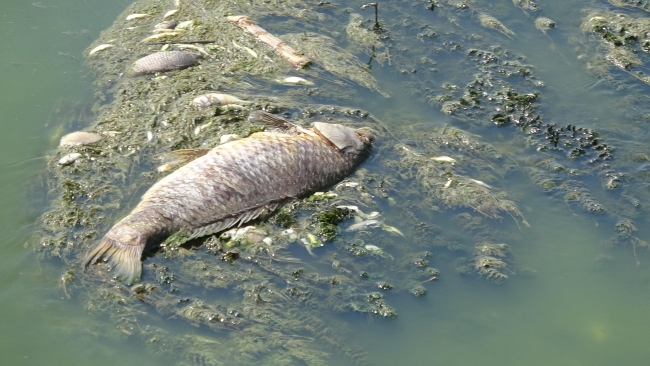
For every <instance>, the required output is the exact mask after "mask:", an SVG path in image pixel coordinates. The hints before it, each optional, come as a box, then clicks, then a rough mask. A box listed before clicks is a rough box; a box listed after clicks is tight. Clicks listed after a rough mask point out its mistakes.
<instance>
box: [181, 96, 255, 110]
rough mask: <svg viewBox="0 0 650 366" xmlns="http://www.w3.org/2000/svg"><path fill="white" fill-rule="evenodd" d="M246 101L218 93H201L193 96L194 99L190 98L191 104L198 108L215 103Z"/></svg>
mask: <svg viewBox="0 0 650 366" xmlns="http://www.w3.org/2000/svg"><path fill="white" fill-rule="evenodd" d="M246 103H249V102H247V101H245V100H241V99H239V98H237V97H234V96H232V95H230V94H219V93H208V94H203V95H200V96H198V97H196V98H194V100H192V104H194V105H195V106H197V107H200V108H207V107H210V106H212V105H217V104H219V105H227V104H246Z"/></svg>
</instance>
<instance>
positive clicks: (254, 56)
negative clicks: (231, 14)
mask: <svg viewBox="0 0 650 366" xmlns="http://www.w3.org/2000/svg"><path fill="white" fill-rule="evenodd" d="M232 45H233V46H235V47H236V48H239V49H240V50H244V51H246V52H248V54H249V55H251V56H253V58H257V52H255V51H253V50H252V49H250V48H248V47H245V46H242V45H240V44H238V43H237V42H235V41H234V40H233V41H232Z"/></svg>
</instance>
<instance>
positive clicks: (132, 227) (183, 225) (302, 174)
mask: <svg viewBox="0 0 650 366" xmlns="http://www.w3.org/2000/svg"><path fill="white" fill-rule="evenodd" d="M249 120H250V121H251V122H253V123H256V122H261V123H264V124H267V125H270V126H272V127H275V128H276V129H277V130H278V131H274V132H258V133H255V134H252V135H251V136H249V137H247V138H243V139H241V140H235V141H230V142H228V143H227V144H223V145H219V146H217V147H215V148H213V149H204V150H206V151H204V152H203V153H204V154H203V155H202V156H200V157H198V158H196V159H195V160H193V161H191V162H190V163H188V164H187V165H185V166H183V167H181V168H179V169H178V170H176V171H175V172H173V173H171V174H170V175H168V176H166V177H165V178H163V179H161V180H160V181H158V182H157V183H156V184H154V185H153V186H152V187H151V188H150V189H149V190H148V191H147V192H146V193H145V194H144V196H143V197H142V199H141V201H140V203H139V204H138V205H137V206H136V207H135V209H133V211H132V212H131V213H130V214H129V215H128V216H126V217H125V218H123V219H122V220H121V221H120V222H118V223H117V224H115V225H114V226H113V227H112V228H111V229H110V230H109V231H108V233H106V235H105V236H104V238H103V239H102V240H101V242H100V243H99V244H98V245H97V247H95V248H93V249H92V250H90V251H89V252H88V253H87V254H86V257H85V260H84V267H87V266H88V265H89V264H91V263H94V262H97V261H99V260H103V261H105V262H107V264H108V266H109V267H110V268H111V270H112V271H113V275H114V276H115V277H117V278H119V279H121V280H123V281H125V282H127V283H133V282H135V281H136V280H137V279H138V278H139V277H140V273H141V271H142V264H141V257H142V253H143V251H144V250H145V248H146V247H149V246H154V245H156V244H158V243H160V241H161V240H163V239H164V238H165V237H166V236H169V235H171V234H180V235H181V236H182V237H183V238H184V239H186V240H191V239H193V238H198V237H202V236H205V235H210V234H214V233H218V232H222V231H224V230H226V229H229V228H232V227H237V226H239V225H242V224H244V223H246V222H249V221H251V220H254V219H256V218H258V217H260V216H264V215H266V214H268V213H270V212H272V211H273V210H274V209H275V208H277V207H278V205H280V204H282V203H284V202H286V201H288V200H291V199H294V198H298V197H302V196H305V195H308V194H310V193H312V192H315V191H317V190H320V189H323V188H327V187H329V186H332V185H334V184H336V183H338V182H339V181H341V180H342V179H343V178H345V177H346V176H347V175H348V174H350V173H352V171H353V170H354V169H355V168H356V167H357V166H358V165H359V164H360V163H361V162H363V161H364V160H365V159H366V157H367V156H368V155H369V153H370V148H371V144H372V141H373V139H374V137H373V135H372V134H371V133H370V132H368V131H367V130H365V129H359V130H355V129H352V128H349V127H345V126H342V125H339V124H329V123H322V122H315V123H314V124H313V127H312V128H302V127H300V126H297V125H294V124H292V123H290V122H288V121H286V120H284V119H281V118H279V117H277V116H274V115H271V114H268V113H266V112H262V111H255V112H253V113H251V115H250V116H249ZM197 155H200V154H197ZM175 236H176V235H175Z"/></svg>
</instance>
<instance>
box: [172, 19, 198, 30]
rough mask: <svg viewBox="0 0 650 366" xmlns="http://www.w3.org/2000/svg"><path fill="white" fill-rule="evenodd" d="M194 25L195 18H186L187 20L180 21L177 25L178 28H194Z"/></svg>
mask: <svg viewBox="0 0 650 366" xmlns="http://www.w3.org/2000/svg"><path fill="white" fill-rule="evenodd" d="M193 25H194V21H193V20H186V21H184V22H180V23H178V25H177V26H176V28H178V29H192V26H193Z"/></svg>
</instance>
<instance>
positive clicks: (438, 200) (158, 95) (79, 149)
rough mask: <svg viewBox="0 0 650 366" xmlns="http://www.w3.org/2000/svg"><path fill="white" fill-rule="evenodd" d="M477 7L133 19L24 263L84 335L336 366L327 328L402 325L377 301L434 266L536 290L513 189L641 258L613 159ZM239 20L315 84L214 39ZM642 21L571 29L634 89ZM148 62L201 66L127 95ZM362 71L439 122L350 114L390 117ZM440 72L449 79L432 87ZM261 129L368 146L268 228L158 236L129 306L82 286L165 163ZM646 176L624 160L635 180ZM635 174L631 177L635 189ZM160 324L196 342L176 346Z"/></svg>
mask: <svg viewBox="0 0 650 366" xmlns="http://www.w3.org/2000/svg"><path fill="white" fill-rule="evenodd" d="M478 3H479V2H478V1H464V2H457V1H436V2H428V4H427V7H426V9H429V10H432V11H433V12H435V15H436V16H439V17H440V18H441V19H445V20H446V21H445V22H439V21H436V22H432V21H431V20H430V18H427V16H429V14H428V13H429V12H428V11H427V14H417V16H415V15H413V14H412V13H410V12H412V10H411V9H410V7H411V5H412V4H411V2H407V1H394V2H386V3H381V7H382V10H381V12H379V21H378V22H377V21H375V20H374V19H373V17H372V15H371V14H368V12H366V13H362V12H361V13H360V12H359V11H358V10H357V9H350V8H348V9H343V8H342V7H339V6H337V5H335V4H332V3H330V2H320V3H311V2H305V1H302V0H289V1H280V2H278V1H271V2H268V1H249V2H244V3H237V4H234V3H227V4H226V3H225V2H220V1H210V0H206V1H198V2H197V1H194V2H185V1H181V2H180V4H181V6H179V7H177V9H176V8H175V9H174V10H178V11H176V12H169V13H168V11H169V10H172V5H173V4H172V2H171V1H169V4H168V5H169V6H163V5H161V4H160V3H159V2H154V1H149V0H145V1H140V2H138V3H135V4H133V5H131V6H130V7H129V8H128V9H126V10H125V12H124V13H123V14H122V15H120V16H119V17H118V19H117V20H116V21H115V23H114V24H113V26H112V27H110V28H109V29H107V30H106V31H104V32H103V33H102V34H101V36H100V38H99V39H98V40H97V41H96V42H94V43H93V44H91V45H90V46H89V48H88V52H87V54H88V58H87V61H86V62H87V67H88V68H89V69H90V71H91V72H92V74H93V77H94V80H95V87H96V99H97V103H96V104H95V105H94V106H93V108H92V111H93V113H94V114H95V119H94V120H93V121H92V122H90V123H89V124H88V125H87V126H85V125H84V126H77V125H79V124H80V123H77V124H75V125H74V126H70V127H75V128H77V127H83V129H85V130H87V132H91V133H93V136H99V137H101V138H99V139H95V140H94V141H93V142H91V143H87V144H62V145H61V146H59V147H58V148H57V149H56V150H55V151H53V152H52V154H51V156H49V157H48V165H47V170H46V173H45V174H44V177H45V181H46V183H47V189H48V195H49V198H50V206H49V209H48V212H46V213H45V214H43V215H42V217H41V218H40V226H41V231H40V232H39V234H38V236H37V240H35V242H36V250H37V251H38V253H39V255H40V256H42V257H47V258H56V261H57V262H60V263H62V264H63V267H62V268H61V272H62V273H63V275H62V286H63V289H64V291H65V294H66V296H70V297H75V298H78V299H81V301H83V303H84V305H85V308H86V309H87V310H88V311H91V312H101V313H103V314H108V316H109V317H110V319H111V322H112V323H111V325H107V324H97V326H98V327H101V329H102V330H104V329H108V328H111V329H117V332H118V333H120V334H125V335H127V336H137V337H139V339H141V340H142V343H143V344H146V345H147V346H149V347H150V349H151V350H152V352H154V353H157V354H161V355H164V356H166V357H171V358H172V359H173V360H174V361H175V362H177V363H179V364H200V365H222V364H223V365H227V364H282V365H286V364H307V365H324V364H329V363H330V360H333V359H338V358H341V357H344V358H348V359H349V360H350V361H352V362H354V363H357V364H368V363H370V362H371V361H370V357H369V356H368V355H367V354H366V353H365V352H364V350H362V349H361V348H359V346H357V345H356V344H355V342H354V340H353V337H352V335H351V332H350V330H349V329H347V326H346V324H345V323H344V322H342V321H340V320H338V319H339V318H338V315H340V313H355V314H362V315H363V316H367V317H375V318H379V319H380V320H381V321H385V320H384V318H386V319H388V318H390V319H392V318H396V317H398V314H399V311H400V309H399V308H396V307H394V306H393V305H392V303H393V300H394V299H395V298H396V297H399V296H404V295H405V294H411V295H413V296H414V297H420V296H424V295H425V294H426V293H427V289H429V288H431V287H433V286H435V280H436V279H437V278H439V277H440V278H444V276H445V275H447V274H446V272H444V271H443V272H442V273H440V272H439V270H438V269H436V268H434V267H438V268H441V266H445V265H447V266H448V265H449V263H452V264H453V265H455V267H456V269H457V270H458V271H459V272H460V273H461V274H464V275H467V277H466V278H467V279H468V280H469V279H473V280H478V281H484V282H489V281H486V280H485V278H487V279H490V280H492V281H493V282H497V283H502V282H504V281H505V280H507V279H508V278H512V277H513V276H516V275H518V274H529V273H532V272H534V271H532V270H529V269H521V268H518V267H517V266H516V258H517V243H518V241H520V239H521V238H522V236H523V235H524V233H525V232H526V230H527V228H528V227H529V226H530V225H535V223H533V222H531V223H529V222H528V221H527V220H526V218H525V217H524V213H523V212H522V208H520V207H519V203H518V201H519V199H520V196H519V195H518V194H516V193H512V192H511V191H510V188H511V187H510V185H509V179H511V178H513V177H517V176H518V175H522V174H523V175H525V176H527V177H528V178H529V179H530V180H531V181H532V183H533V184H534V186H536V187H537V188H538V191H537V192H538V193H539V194H547V195H549V196H550V197H552V198H555V199H557V200H560V201H561V202H562V201H564V202H566V203H567V205H568V208H569V210H572V211H573V208H574V207H576V208H578V210H576V214H585V215H590V214H602V215H600V216H599V218H598V219H597V220H602V221H603V222H604V223H606V224H608V225H610V226H609V227H613V228H614V230H613V232H614V236H613V238H612V239H611V240H610V243H611V244H615V245H619V244H620V245H627V246H630V247H632V248H633V250H634V254H635V255H636V250H637V249H638V248H646V247H648V245H647V244H646V242H645V241H643V240H642V239H640V238H639V237H637V235H638V233H637V231H638V230H637V227H636V226H635V224H634V221H633V220H634V219H635V218H636V217H637V216H639V215H640V213H641V212H642V210H644V209H645V208H644V207H643V205H641V204H640V202H641V199H640V198H638V197H637V193H636V192H634V191H632V190H630V189H629V187H628V186H629V184H628V182H629V179H628V176H629V173H625V166H624V164H621V163H620V162H624V161H626V160H625V158H624V157H619V155H617V153H618V152H617V150H615V149H614V147H613V146H612V145H610V142H609V141H607V137H605V134H601V133H600V132H599V131H597V130H595V129H592V128H590V127H587V126H584V125H580V123H579V122H571V123H570V124H569V123H562V122H557V121H550V120H546V118H545V116H544V115H543V112H544V109H545V107H546V106H545V103H547V100H545V93H546V89H545V83H544V82H543V81H541V80H540V79H539V78H538V77H537V76H536V75H535V67H534V66H533V65H531V64H529V63H528V62H527V60H526V58H525V57H523V56H519V55H515V54H513V53H512V52H511V51H509V50H508V49H507V47H505V46H499V44H503V43H506V42H508V40H510V39H511V38H514V37H516V34H515V33H514V32H513V31H511V30H510V29H509V28H507V26H506V24H504V23H502V22H501V21H499V20H497V17H499V18H500V19H502V20H504V21H505V18H501V17H500V14H498V13H495V14H494V16H493V15H488V13H487V12H486V10H485V9H484V8H483V7H481V6H480V4H478ZM612 3H614V2H612ZM616 3H621V4H614V5H617V6H625V7H629V6H632V5H634V4H637V3H638V2H634V4H632V3H633V2H623V1H620V2H616ZM405 4H409V6H404V5H405ZM434 4H435V6H433V5H434ZM631 4H632V5H631ZM360 5H361V4H359V6H360ZM420 5H421V7H422V8H425V5H422V4H420ZM420 5H418V6H420ZM513 5H514V6H516V7H517V8H519V9H521V10H522V11H523V12H524V15H522V14H521V12H520V11H518V10H517V11H516V12H517V14H519V15H520V16H522V17H525V18H526V19H527V21H529V22H531V24H532V26H534V27H536V28H537V29H539V30H541V31H542V32H545V33H546V32H547V31H548V30H549V29H551V28H554V27H555V22H553V21H552V20H550V19H548V18H545V17H543V16H542V15H543V12H542V9H540V7H539V6H537V4H536V3H535V2H533V1H515V0H513ZM637 5H638V4H637ZM355 6H356V5H355ZM509 6H511V5H509ZM533 12H534V14H532V13H533ZM142 14H146V16H140V15H142ZM166 14H169V15H166ZM236 14H241V15H246V16H248V17H250V19H252V20H253V21H254V23H255V24H259V25H260V26H261V27H263V28H264V29H265V31H266V32H268V33H266V34H269V35H274V37H275V36H277V37H278V38H277V39H280V40H281V41H282V42H286V44H287V45H288V46H290V48H291V49H292V51H295V54H294V56H295V57H297V58H299V59H301V60H302V59H303V58H302V57H303V56H304V57H306V58H308V59H309V60H310V61H311V62H312V64H311V65H310V66H309V67H303V68H300V69H296V68H295V67H293V66H292V64H291V62H290V61H289V60H287V59H286V58H284V57H283V55H282V54H281V52H278V50H277V49H274V48H273V47H270V46H269V43H268V42H267V43H265V42H263V41H262V40H259V39H256V34H254V33H253V34H251V33H247V32H245V31H244V30H242V29H241V28H239V27H237V26H236V25H234V24H231V23H230V22H229V21H228V20H227V19H226V16H229V15H236ZM382 14H391V16H390V17H386V18H382ZM133 15H138V16H133ZM165 15H166V16H165ZM533 15H534V16H533ZM461 21H462V23H463V26H460V22H461ZM162 22H164V24H163V23H162ZM644 22H645V21H643V20H641V19H640V18H639V19H637V18H633V17H630V16H618V15H616V16H615V14H614V13H609V12H599V13H593V14H591V15H590V16H589V17H588V19H587V20H586V21H585V22H584V24H583V29H584V30H585V31H586V32H588V33H591V34H593V35H594V36H595V37H600V38H599V42H600V43H599V45H598V46H596V47H595V49H596V50H597V52H600V51H603V50H605V51H603V52H605V54H603V55H602V59H603V60H605V61H607V62H609V63H610V64H611V65H614V66H615V67H617V68H618V69H620V70H623V71H625V72H626V73H633V76H634V77H635V78H637V79H639V80H642V79H643V78H644V77H645V76H643V75H641V74H640V73H638V72H636V71H633V70H634V68H636V67H639V66H640V65H642V64H643V63H644V62H645V57H647V55H646V54H645V53H643V54H642V53H641V52H640V50H643V51H644V52H645V51H647V50H646V49H645V48H644V47H645V46H647V45H645V43H644V42H646V40H647V38H648V34H646V33H642V32H645V30H644V28H643V27H644V24H645V23H644ZM134 24H137V26H135V25H134ZM485 28H488V30H486V29H485ZM513 29H515V28H513ZM492 30H496V31H497V32H494V31H492ZM172 32H173V34H172ZM165 33H167V35H166V36H165V37H157V38H155V39H152V38H149V37H151V36H152V34H153V35H158V34H165ZM258 36H259V34H258ZM540 36H541V35H540ZM144 39H147V41H146V42H142V40H144ZM267 40H268V39H267ZM412 44H416V45H418V46H423V47H413V48H409V47H410V46H409V45H412ZM276 46H277V45H276ZM276 48H277V47H276ZM161 50H164V51H169V50H184V51H186V52H192V53H193V54H196V55H197V56H196V59H197V60H199V61H198V64H196V65H194V64H193V63H192V65H185V66H189V67H187V68H184V69H176V68H173V69H169V71H165V72H159V73H155V74H151V75H147V76H138V77H133V76H129V75H127V71H128V70H129V68H131V67H132V65H133V63H134V62H136V60H138V59H141V58H142V57H144V56H147V55H149V54H152V53H156V52H159V51H161ZM198 55H200V58H199V56H198ZM639 55H640V56H639ZM368 57H370V60H369V61H368V62H367V63H366V62H365V60H366V59H367V58H368ZM362 59H363V61H362ZM373 60H375V61H377V63H379V64H380V65H382V66H383V67H384V68H385V70H388V71H390V72H392V73H393V75H392V76H391V77H395V78H400V79H399V80H400V83H402V84H404V85H405V86H406V88H407V89H408V92H409V93H410V96H411V97H413V98H419V100H421V101H422V102H423V103H424V104H426V105H428V106H430V107H431V108H434V109H436V110H440V111H441V112H442V113H441V115H444V116H447V117H448V118H449V121H451V122H450V124H448V125H444V126H441V125H439V124H438V125H432V124H430V123H427V122H424V123H421V122H418V120H417V119H414V120H411V116H409V115H407V114H404V113H405V112H404V111H396V112H395V115H394V116H391V115H388V116H385V117H383V118H382V119H384V120H381V119H379V118H377V117H376V116H374V115H373V114H372V113H370V112H369V111H366V110H364V109H363V108H362V106H363V105H362V104H360V103H361V102H360V101H363V100H364V99H363V96H364V93H372V96H373V98H376V99H377V100H380V101H384V100H388V99H386V98H389V94H388V93H387V92H386V91H389V90H390V89H391V88H389V87H387V86H383V85H381V81H378V79H377V78H376V74H375V73H373V66H372V61H373ZM193 61H194V58H193ZM443 61H444V64H445V65H447V66H443ZM448 65H451V66H448ZM443 67H447V68H451V69H452V70H454V72H449V73H447V72H445V73H444V75H441V74H443V73H441V72H440V69H441V68H443ZM601 71H602V72H605V71H603V70H601ZM642 81H643V80H642ZM393 90H395V89H393ZM220 98H221V99H220ZM224 98H226V99H224ZM197 100H198V101H197ZM634 103H639V102H638V101H629V104H630V105H633V104H634ZM85 109H87V108H85V107H84V110H85ZM257 109H264V110H266V111H269V112H272V113H277V114H282V115H284V116H285V117H287V118H292V119H294V120H296V121H297V123H298V124H301V125H305V126H307V125H309V123H310V122H313V121H319V120H320V121H326V122H336V123H343V124H346V125H349V126H353V127H357V128H359V127H371V128H372V129H373V130H374V131H376V132H377V134H378V137H377V143H376V144H375V149H374V152H373V155H372V156H371V157H370V159H369V162H368V163H367V165H365V166H362V167H361V168H360V169H358V170H357V172H356V173H354V174H353V175H352V176H350V177H348V178H347V179H346V180H345V181H344V182H341V183H340V184H338V185H336V186H335V187H332V188H331V189H330V190H329V191H327V192H318V193H316V194H314V195H311V196H309V197H304V198H302V199H297V200H295V201H293V202H290V203H289V204H287V205H285V206H283V207H280V208H278V209H276V210H275V212H274V213H273V214H272V215H270V217H269V218H268V220H260V221H256V222H254V223H252V224H251V225H250V226H246V227H243V228H235V229H233V230H231V231H228V232H226V233H219V234H216V235H210V236H207V237H203V238H197V239H193V240H191V241H189V242H185V241H186V239H187V238H182V237H174V236H172V237H170V238H169V239H168V240H167V241H165V242H164V243H162V244H161V246H160V247H159V248H155V249H154V250H152V251H150V252H149V253H146V255H145V261H144V275H143V278H142V281H141V282H140V283H138V284H136V285H134V286H132V287H129V286H125V285H124V284H121V283H119V282H116V281H114V280H112V279H111V278H110V277H111V273H110V272H109V271H107V270H106V268H105V267H103V266H102V265H99V266H97V267H99V268H97V269H93V270H92V271H89V273H85V274H82V273H80V269H81V258H82V256H83V253H84V252H85V251H86V250H87V249H88V248H90V247H92V246H94V245H95V244H96V243H97V241H98V240H99V239H100V238H101V237H102V236H103V235H104V233H105V232H106V231H107V230H108V229H109V228H110V226H111V225H112V224H114V223H115V222H117V221H118V220H119V218H121V217H122V216H124V215H125V214H127V213H128V212H129V211H130V210H131V209H132V208H133V207H134V206H135V204H136V203H137V201H138V200H139V197H140V196H141V195H142V194H143V192H144V191H146V189H147V188H148V187H150V186H151V185H152V184H153V183H154V182H156V181H157V180H159V179H160V178H162V177H163V176H164V175H165V174H168V172H169V171H170V170H172V169H174V168H175V167H177V163H172V162H168V163H167V164H165V165H164V166H161V167H158V169H156V167H157V166H158V165H159V163H160V158H161V157H165V156H170V155H172V156H175V157H179V156H180V155H182V154H178V153H172V154H170V153H171V152H173V151H175V150H179V149H184V150H183V151H184V153H183V154H185V155H187V156H186V158H188V159H191V156H194V154H193V153H192V151H198V150H196V149H202V148H210V147H213V146H216V145H218V144H219V143H221V142H222V141H227V140H229V139H235V138H244V137H246V136H249V135H250V134H252V133H255V132H257V131H260V130H263V127H261V126H256V125H252V124H251V123H250V122H249V121H248V120H247V119H246V117H247V116H248V114H249V113H250V111H253V110H257ZM631 110H634V108H632V109H631ZM630 113H632V112H630ZM389 119H390V120H389ZM646 119H647V116H646ZM88 120H89V119H88V118H87V117H86V118H84V119H83V122H84V123H85V122H87V121H88ZM495 131H496V132H495ZM61 134H62V133H61ZM499 135H503V136H505V137H503V136H501V138H502V139H509V140H512V146H511V147H510V148H509V149H504V148H503V147H502V145H500V144H499V143H497V142H494V143H493V140H492V139H491V138H494V139H495V140H498V138H497V137H498V136H499ZM59 137H60V135H59V136H57V139H58V138H59ZM513 149H514V150H513ZM515 155H517V156H515ZM648 156H650V152H649V153H643V152H639V153H638V154H636V155H635V157H633V158H630V159H629V160H633V161H637V162H638V161H642V162H644V163H647V162H648V161H650V158H648ZM629 160H628V161H629ZM639 174H640V173H638V174H637V176H635V177H634V178H635V179H637V180H641V179H646V178H647V177H645V178H644V177H639V176H638V175H639ZM524 212H526V211H524ZM595 216H596V215H594V217H595ZM443 228H444V229H443ZM180 243H183V244H182V245H181V244H180ZM505 243H507V244H505ZM443 262H448V263H443ZM403 290H406V291H403ZM408 296H410V295H408ZM412 301H419V300H418V299H412ZM152 310H155V312H154V311H152ZM170 319H173V320H174V322H178V321H180V322H181V323H183V324H190V325H193V326H196V328H194V330H195V331H194V332H182V333H181V332H177V331H174V329H175V328H174V326H175V325H174V324H172V322H171V321H168V320H170ZM379 319H378V320H379ZM397 321H399V319H397ZM111 335H112V334H111Z"/></svg>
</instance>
